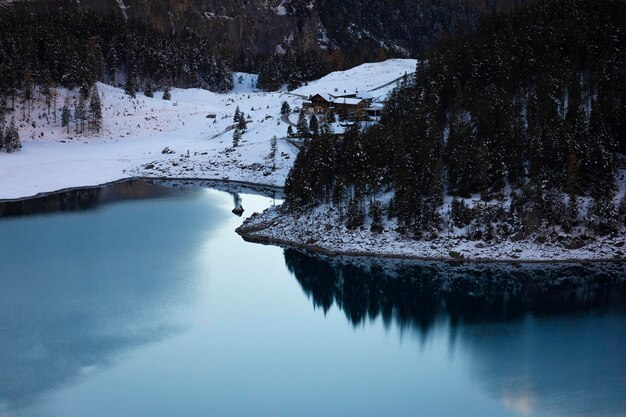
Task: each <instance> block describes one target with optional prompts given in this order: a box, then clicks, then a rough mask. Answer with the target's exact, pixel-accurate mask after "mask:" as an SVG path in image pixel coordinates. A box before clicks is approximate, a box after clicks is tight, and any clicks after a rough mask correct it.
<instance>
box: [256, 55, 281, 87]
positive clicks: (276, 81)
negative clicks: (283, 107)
mask: <svg viewBox="0 0 626 417" xmlns="http://www.w3.org/2000/svg"><path fill="white" fill-rule="evenodd" d="M277 60H278V57H276V56H274V55H272V56H271V57H270V58H269V59H268V60H267V61H266V62H265V63H264V64H263V65H262V66H261V69H260V70H259V79H258V80H257V87H258V88H260V89H262V90H265V91H274V90H278V89H279V88H280V86H281V85H282V83H283V80H282V76H281V73H280V70H279V68H278V63H277Z"/></svg>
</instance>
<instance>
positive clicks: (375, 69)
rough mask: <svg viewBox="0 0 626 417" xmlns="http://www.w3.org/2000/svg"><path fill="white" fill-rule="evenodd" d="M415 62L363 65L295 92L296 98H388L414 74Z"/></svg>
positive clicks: (332, 75) (406, 60) (394, 60)
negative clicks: (326, 95)
mask: <svg viewBox="0 0 626 417" xmlns="http://www.w3.org/2000/svg"><path fill="white" fill-rule="evenodd" d="M416 65H417V61H416V60H414V59H390V60H387V61H385V62H384V63H382V64H380V63H373V64H363V65H359V66H358V67H355V68H352V69H349V70H347V71H337V72H333V73H330V74H328V75H327V76H325V77H323V78H321V79H319V80H317V81H313V82H310V83H309V84H308V85H306V86H304V87H300V88H298V89H297V90H294V91H293V93H294V94H298V95H301V96H306V97H308V96H310V95H313V94H316V93H319V92H325V93H330V94H334V95H341V94H352V93H355V92H357V91H358V92H359V93H360V94H362V93H369V96H371V97H374V98H376V97H380V96H385V95H387V94H388V93H389V92H390V91H391V90H392V89H393V88H394V87H395V86H396V82H397V81H399V80H400V79H401V78H402V77H404V75H409V74H412V73H414V72H415V67H416Z"/></svg>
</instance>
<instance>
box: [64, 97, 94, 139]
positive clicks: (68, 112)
mask: <svg viewBox="0 0 626 417" xmlns="http://www.w3.org/2000/svg"><path fill="white" fill-rule="evenodd" d="M87 103H89V104H87ZM72 116H73V117H72ZM72 121H73V122H74V123H75V127H76V133H83V132H84V131H85V128H87V129H88V130H91V131H94V132H100V129H101V128H102V100H101V98H100V92H99V91H98V89H97V88H96V87H95V86H94V87H93V89H92V90H91V91H89V90H83V89H81V91H80V94H79V96H78V97H77V98H76V99H75V100H74V102H73V103H72V102H71V100H70V97H69V96H68V97H66V98H65V102H64V103H63V109H62V110H61V126H63V127H66V128H67V133H68V134H69V133H70V124H71V123H72Z"/></svg>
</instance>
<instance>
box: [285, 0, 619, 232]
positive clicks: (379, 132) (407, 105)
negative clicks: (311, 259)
mask: <svg viewBox="0 0 626 417" xmlns="http://www.w3.org/2000/svg"><path fill="white" fill-rule="evenodd" d="M625 72H626V2H625V1H623V0H603V1H598V0H574V1H570V0H550V1H542V2H536V3H533V4H530V5H528V6H527V7H525V8H521V9H519V10H517V11H516V12H514V13H512V14H508V15H507V14H493V15H491V16H489V17H486V18H484V19H483V20H482V21H481V23H480V24H479V26H478V28H477V30H476V31H474V32H472V33H461V34H459V36H457V37H455V38H454V39H450V40H448V41H446V42H445V43H444V44H443V45H441V46H440V47H436V48H434V49H432V50H430V51H427V52H425V53H424V54H423V56H422V57H421V63H420V64H419V65H418V68H417V72H416V74H415V75H414V76H413V77H407V79H406V80H405V82H404V83H403V85H402V86H401V87H399V88H398V89H396V90H395V91H394V93H393V94H392V96H391V97H390V99H389V101H388V103H387V105H386V108H385V110H384V113H383V116H382V120H381V123H380V124H379V125H376V126H373V127H371V128H369V129H366V130H364V129H362V128H360V127H358V126H355V127H353V128H352V129H351V130H350V131H349V132H347V134H346V135H345V137H344V139H343V140H336V139H334V138H333V137H332V136H330V135H328V134H325V129H324V128H323V127H322V129H321V133H320V134H319V135H317V136H315V137H314V138H313V139H312V140H311V141H310V142H309V144H308V145H307V146H306V148H305V150H304V151H303V152H301V153H300V155H299V157H298V159H297V161H296V163H295V166H294V168H293V170H292V172H291V174H290V177H289V178H288V180H287V184H286V194H287V204H286V206H287V207H288V208H289V209H290V210H293V211H298V210H307V209H309V208H311V207H314V206H318V205H321V204H328V205H330V206H333V207H334V208H335V209H337V210H339V211H340V212H341V213H342V214H341V217H342V219H343V221H345V223H346V224H347V225H348V226H349V227H351V228H359V227H362V226H363V225H365V224H368V225H370V224H371V228H372V230H374V231H375V230H380V228H382V227H384V224H385V219H391V220H395V221H397V225H398V229H399V230H400V231H401V232H403V233H405V234H407V235H409V236H414V237H416V238H427V237H430V236H433V237H434V236H436V235H438V234H440V233H442V232H446V231H448V232H449V231H454V230H456V231H459V230H462V231H463V232H464V233H466V235H467V236H468V237H470V238H475V239H490V238H493V237H497V236H506V237H511V236H513V237H516V238H524V237H528V236H530V235H532V234H536V233H540V234H543V232H555V231H556V232H558V231H561V232H566V233H569V232H573V231H575V230H579V231H580V230H581V229H584V230H585V231H587V230H589V231H593V232H594V233H597V234H608V233H612V232H614V231H616V230H618V228H620V227H623V225H624V218H625V215H626V202H625V200H624V199H623V197H622V193H621V191H619V188H620V187H619V186H620V183H621V182H623V178H622V177H621V173H620V170H619V167H620V165H621V164H622V161H623V158H624V152H626V74H625ZM622 188H623V187H622ZM479 197H480V199H478V198H479ZM477 200H478V203H476V201H477Z"/></svg>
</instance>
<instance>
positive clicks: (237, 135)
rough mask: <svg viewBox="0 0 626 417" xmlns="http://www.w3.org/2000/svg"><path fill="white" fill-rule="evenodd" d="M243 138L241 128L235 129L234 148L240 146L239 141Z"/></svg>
mask: <svg viewBox="0 0 626 417" xmlns="http://www.w3.org/2000/svg"><path fill="white" fill-rule="evenodd" d="M241 137H242V134H241V130H239V128H235V130H234V131H233V148H236V147H237V146H239V141H241Z"/></svg>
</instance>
